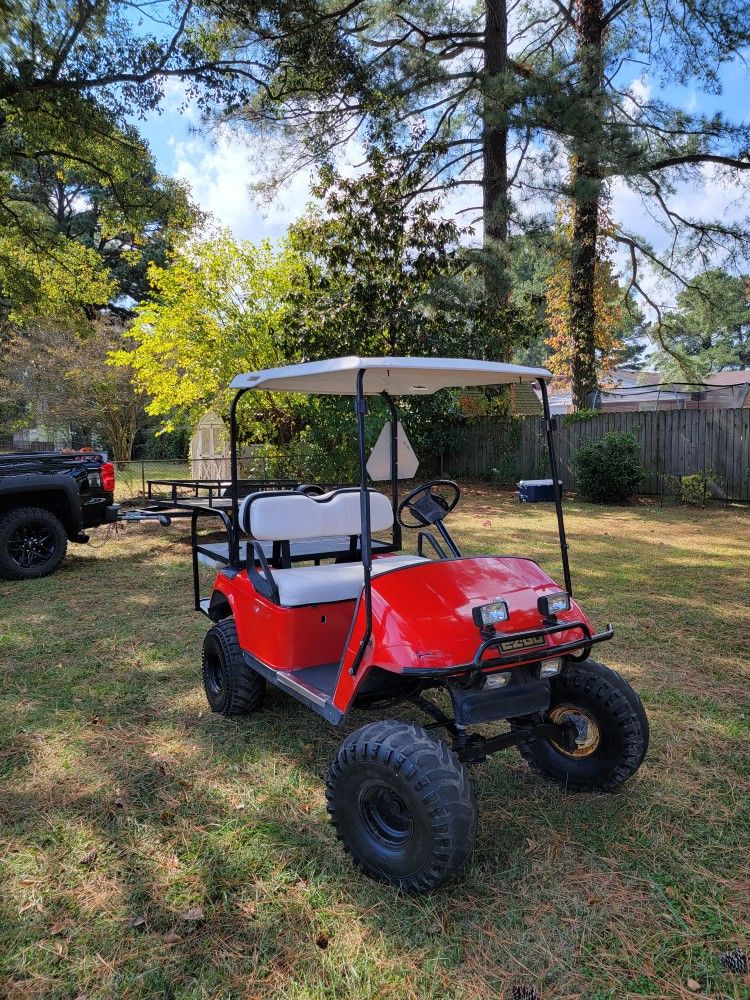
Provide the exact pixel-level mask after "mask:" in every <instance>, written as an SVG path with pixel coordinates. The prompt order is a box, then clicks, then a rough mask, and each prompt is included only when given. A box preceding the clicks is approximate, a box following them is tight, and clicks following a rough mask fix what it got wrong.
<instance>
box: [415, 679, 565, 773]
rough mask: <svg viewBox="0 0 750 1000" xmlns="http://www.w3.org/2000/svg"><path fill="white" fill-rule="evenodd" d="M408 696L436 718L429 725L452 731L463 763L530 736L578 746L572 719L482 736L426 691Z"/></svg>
mask: <svg viewBox="0 0 750 1000" xmlns="http://www.w3.org/2000/svg"><path fill="white" fill-rule="evenodd" d="M408 700H409V701H410V702H411V703H412V704H413V705H415V706H416V707H417V708H420V709H421V710H422V711H423V712H424V713H425V714H426V715H429V716H430V717H431V718H432V719H434V720H435V721H434V722H433V723H432V724H431V725H429V726H428V727H427V728H428V729H433V728H435V727H437V726H442V727H443V728H444V729H447V730H448V732H449V733H451V734H452V736H453V750H454V752H455V753H456V755H457V756H458V759H459V760H460V761H462V762H463V763H464V764H481V763H482V762H483V761H485V760H487V758H488V757H489V756H490V754H493V753H497V752H498V750H505V749H506V748H507V747H513V746H517V745H518V744H519V743H526V742H527V741H528V740H552V742H554V743H557V745H558V746H560V747H562V748H563V749H564V750H568V751H572V750H575V748H576V735H577V730H576V727H575V725H574V724H573V723H572V722H563V723H562V724H560V725H558V724H557V723H555V722H538V723H529V724H527V725H523V726H514V728H513V729H511V730H510V732H508V733H500V734H499V735H498V736H482V735H481V734H480V733H467V732H466V730H465V729H464V728H463V727H461V726H457V725H456V722H455V720H454V719H451V718H450V717H449V716H447V715H446V714H445V712H443V710H442V709H441V708H439V707H438V706H437V705H435V704H434V703H433V702H431V701H429V700H428V699H427V698H425V697H424V695H421V694H417V695H413V696H412V697H411V698H409V699H408Z"/></svg>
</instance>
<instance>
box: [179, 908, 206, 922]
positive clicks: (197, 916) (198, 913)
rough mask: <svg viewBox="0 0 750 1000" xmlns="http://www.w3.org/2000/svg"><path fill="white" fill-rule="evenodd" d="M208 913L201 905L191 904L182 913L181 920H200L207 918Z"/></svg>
mask: <svg viewBox="0 0 750 1000" xmlns="http://www.w3.org/2000/svg"><path fill="white" fill-rule="evenodd" d="M205 919H206V914H205V913H204V912H203V910H202V909H201V908H200V906H191V907H190V909H189V910H183V912H182V913H181V914H180V920H185V921H187V922H193V923H195V922H197V921H198V920H205Z"/></svg>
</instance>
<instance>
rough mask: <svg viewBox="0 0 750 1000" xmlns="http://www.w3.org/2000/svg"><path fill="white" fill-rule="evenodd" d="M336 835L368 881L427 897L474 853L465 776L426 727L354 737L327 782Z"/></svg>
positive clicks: (373, 729)
mask: <svg viewBox="0 0 750 1000" xmlns="http://www.w3.org/2000/svg"><path fill="white" fill-rule="evenodd" d="M326 798H327V801H328V812H329V814H330V817H331V822H332V823H333V825H334V827H335V828H336V834H337V836H338V838H339V840H341V841H342V842H343V844H344V849H345V850H346V851H348V852H350V853H351V855H352V859H353V861H354V863H355V864H356V865H357V866H358V867H359V868H361V869H362V871H363V872H364V873H365V874H366V875H369V876H370V877H371V878H374V879H378V880H379V881H381V882H386V883H388V884H390V885H397V886H399V887H400V888H402V889H405V890H406V891H408V892H429V891H430V890H431V889H436V888H438V887H439V886H441V885H443V884H444V883H445V882H446V881H447V880H448V879H449V878H451V876H453V875H455V874H456V872H458V871H460V870H461V869H462V868H463V866H464V865H465V864H466V861H467V860H468V858H469V855H470V854H471V851H472V849H473V847H474V840H475V837H476V829H477V807H476V802H475V799H474V789H473V788H472V784H471V777H470V775H469V772H468V770H467V769H466V767H464V765H463V764H461V763H460V762H459V760H458V758H457V757H456V755H455V754H454V753H453V752H452V751H451V750H450V748H449V747H448V746H447V744H446V743H444V742H443V741H442V740H439V739H437V738H436V737H435V736H433V735H432V734H430V733H428V732H427V731H426V730H425V729H423V728H422V727H421V726H416V725H414V724H412V723H407V722H394V721H390V720H386V721H383V722H373V723H371V724H370V725H367V726H363V727H362V728H361V729H358V730H357V731H356V732H355V733H352V735H351V736H349V737H348V738H347V739H346V740H345V741H344V743H343V744H342V745H341V749H340V750H339V753H338V755H337V757H336V760H335V761H334V763H333V765H332V767H331V770H330V772H329V775H328V781H327V787H326Z"/></svg>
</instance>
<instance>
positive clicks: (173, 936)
mask: <svg viewBox="0 0 750 1000" xmlns="http://www.w3.org/2000/svg"><path fill="white" fill-rule="evenodd" d="M162 941H163V942H164V943H165V944H177V942H178V941H182V938H181V937H180V935H179V934H178V933H177V931H167V933H166V934H165V935H164V937H163V938H162Z"/></svg>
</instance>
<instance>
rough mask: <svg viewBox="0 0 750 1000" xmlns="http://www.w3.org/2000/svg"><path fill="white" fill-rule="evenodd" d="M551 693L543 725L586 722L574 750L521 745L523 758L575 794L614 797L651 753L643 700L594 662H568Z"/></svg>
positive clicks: (540, 744)
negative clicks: (594, 793) (590, 793)
mask: <svg viewBox="0 0 750 1000" xmlns="http://www.w3.org/2000/svg"><path fill="white" fill-rule="evenodd" d="M550 689H551V692H552V697H551V700H550V707H549V709H548V711H547V712H546V713H545V716H544V721H553V722H558V723H559V722H564V721H566V720H571V719H574V720H575V719H578V720H582V721H583V728H582V730H581V731H580V733H579V735H578V738H577V741H576V748H575V749H574V750H572V749H568V750H566V749H564V748H563V747H562V746H557V745H556V744H555V743H553V742H552V741H551V740H548V739H543V740H530V741H529V742H527V743H522V744H519V746H518V749H519V751H520V752H521V754H522V756H523V757H524V758H525V760H526V761H527V762H528V763H529V764H530V765H531V767H533V768H534V769H535V770H537V771H541V772H542V774H545V775H546V776H547V777H548V778H551V779H552V780H553V781H556V782H557V783H558V784H561V785H564V786H565V787H566V788H568V789H570V790H572V791H584V792H614V791H616V790H617V789H618V788H619V787H620V786H621V785H622V784H624V782H626V781H627V780H628V778H631V777H632V776H633V775H634V774H635V772H636V771H637V770H638V768H639V767H640V766H641V764H642V763H643V759H644V757H645V756H646V751H647V749H648V740H649V730H648V719H647V718H646V713H645V711H644V709H643V705H642V704H641V699H640V698H639V697H638V695H637V694H636V692H635V691H634V690H633V688H632V687H631V686H630V684H628V682H627V681H626V680H625V678H624V677H621V676H620V674H618V673H617V672H616V671H615V670H611V669H610V668H609V667H606V666H604V664H603V663H597V662H596V661H595V660H584V661H583V662H581V663H575V662H570V661H568V662H567V663H566V665H565V667H564V668H563V671H562V673H560V674H558V675H557V676H556V677H552V678H551V679H550ZM513 721H514V722H521V721H522V720H520V719H519V720H513ZM523 721H531V720H523ZM592 722H593V726H592V725H591V723H592Z"/></svg>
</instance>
